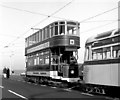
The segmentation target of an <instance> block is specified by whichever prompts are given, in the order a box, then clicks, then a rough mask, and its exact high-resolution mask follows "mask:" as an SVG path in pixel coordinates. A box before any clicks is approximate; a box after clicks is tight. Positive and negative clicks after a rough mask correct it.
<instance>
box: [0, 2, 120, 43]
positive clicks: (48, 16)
mask: <svg viewBox="0 0 120 100" xmlns="http://www.w3.org/2000/svg"><path fill="white" fill-rule="evenodd" d="M73 1H74V0H72V1H70V2H69V3H67V4H66V5H64V6H63V7H61V8H60V9H58V10H56V11H55V12H54V13H52V14H51V15H46V14H41V13H38V12H32V11H28V10H23V9H18V8H14V7H8V6H5V5H2V4H0V6H2V7H6V8H10V9H15V10H19V11H25V12H28V13H32V14H38V15H42V16H47V17H46V18H44V19H43V20H41V21H40V22H39V23H37V24H35V25H34V26H32V27H35V26H37V25H39V24H40V23H42V22H44V21H45V20H47V19H48V18H50V17H53V18H59V19H64V20H67V19H65V18H61V17H55V16H53V15H55V14H56V13H58V12H59V11H61V10H62V9H64V8H65V7H66V6H68V5H69V4H71V3H72V2H73ZM119 7H120V6H118V7H115V8H112V9H110V10H107V11H104V12H102V13H99V14H97V15H95V16H92V17H88V18H86V19H84V20H81V21H80V23H86V21H87V20H91V19H93V18H95V17H98V16H101V15H103V14H106V13H108V12H111V11H113V10H115V9H117V8H119ZM104 21H105V20H104ZM106 21H107V20H106ZM109 21H112V20H109ZM115 21H116V20H115ZM118 21H119V20H118ZM89 22H90V21H89ZM91 22H92V21H91ZM93 22H95V21H93ZM30 30H31V29H28V30H27V31H26V32H24V33H23V34H21V35H20V36H18V37H17V38H16V39H15V40H14V41H12V42H11V43H13V42H15V41H16V40H17V39H19V38H21V37H22V36H23V35H25V34H27V32H29V31H30ZM11 43H9V45H10V44H11Z"/></svg>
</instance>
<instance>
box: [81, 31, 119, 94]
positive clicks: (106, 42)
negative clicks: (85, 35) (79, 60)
mask: <svg viewBox="0 0 120 100" xmlns="http://www.w3.org/2000/svg"><path fill="white" fill-rule="evenodd" d="M85 49H86V51H85V61H84V70H83V72H84V73H83V80H84V82H85V84H86V91H88V92H91V93H92V92H95V93H100V94H107V95H112V96H115V95H117V94H118V93H117V92H118V90H119V89H120V29H117V30H111V31H108V32H104V33H101V34H98V35H97V36H94V37H91V38H89V39H88V40H87V41H86V44H85ZM117 96H118V95H117Z"/></svg>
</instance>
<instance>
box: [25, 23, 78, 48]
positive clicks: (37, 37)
mask: <svg viewBox="0 0 120 100" xmlns="http://www.w3.org/2000/svg"><path fill="white" fill-rule="evenodd" d="M60 35H69V36H77V37H79V22H77V21H55V22H53V23H51V24H49V25H47V26H45V27H44V28H42V29H39V30H38V31H37V32H35V33H34V34H32V35H30V36H29V37H27V38H26V39H25V40H26V47H30V46H32V45H34V44H37V43H39V42H42V41H45V40H47V39H49V38H52V37H55V36H60Z"/></svg>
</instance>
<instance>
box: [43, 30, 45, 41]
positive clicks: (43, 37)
mask: <svg viewBox="0 0 120 100" xmlns="http://www.w3.org/2000/svg"><path fill="white" fill-rule="evenodd" d="M44 39H45V28H44V29H43V40H44Z"/></svg>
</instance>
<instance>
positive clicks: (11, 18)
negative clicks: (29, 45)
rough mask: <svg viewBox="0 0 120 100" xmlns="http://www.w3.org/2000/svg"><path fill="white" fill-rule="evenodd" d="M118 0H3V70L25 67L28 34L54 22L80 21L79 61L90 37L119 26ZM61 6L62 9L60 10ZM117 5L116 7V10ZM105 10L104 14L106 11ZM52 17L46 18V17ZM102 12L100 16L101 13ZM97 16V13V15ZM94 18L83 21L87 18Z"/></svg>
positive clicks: (0, 5)
mask: <svg viewBox="0 0 120 100" xmlns="http://www.w3.org/2000/svg"><path fill="white" fill-rule="evenodd" d="M118 2H119V0H24V1H23V0H0V69H2V68H3V67H4V66H6V67H10V66H11V67H12V69H13V70H15V69H25V56H24V55H25V37H27V36H29V35H31V34H32V33H33V32H35V30H32V29H31V28H43V27H44V26H46V25H48V24H50V23H51V22H54V21H57V20H61V19H60V18H62V20H63V19H68V20H75V21H78V22H80V39H81V40H80V47H81V48H80V49H79V51H78V56H79V59H78V62H79V63H83V61H84V50H85V47H84V46H85V41H86V40H87V38H89V37H91V36H93V35H96V34H98V33H102V32H105V31H109V30H112V29H116V28H118V21H117V20H118V8H117V7H118ZM61 8H62V9H61ZM114 8H115V9H114ZM103 12H105V13H103ZM51 14H54V15H53V16H51V17H49V18H47V16H50V15H51ZM99 14H100V15H99ZM96 15H98V16H96ZM88 18H91V19H89V20H86V21H85V22H82V21H83V20H85V19H88Z"/></svg>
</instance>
